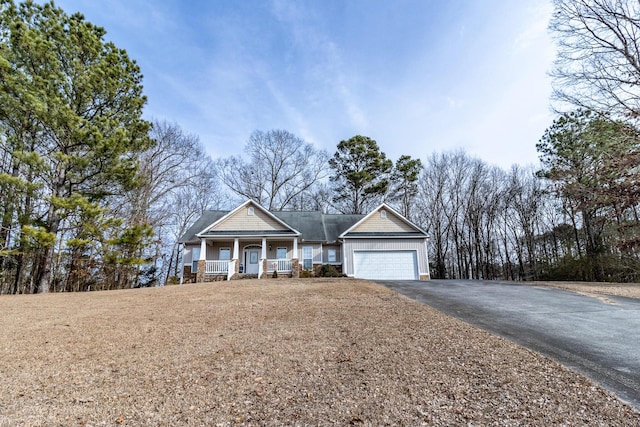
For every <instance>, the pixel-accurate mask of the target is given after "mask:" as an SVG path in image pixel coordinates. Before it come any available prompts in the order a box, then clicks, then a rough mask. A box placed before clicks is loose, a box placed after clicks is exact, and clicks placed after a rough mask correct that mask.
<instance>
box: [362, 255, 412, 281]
mask: <svg viewBox="0 0 640 427" xmlns="http://www.w3.org/2000/svg"><path fill="white" fill-rule="evenodd" d="M353 257H354V267H355V269H354V276H355V277H358V278H360V279H374V280H418V260H417V258H416V251H356V252H354V255H353Z"/></svg>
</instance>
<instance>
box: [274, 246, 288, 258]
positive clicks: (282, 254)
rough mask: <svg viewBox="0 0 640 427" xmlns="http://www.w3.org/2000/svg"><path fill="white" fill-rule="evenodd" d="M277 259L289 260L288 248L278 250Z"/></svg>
mask: <svg viewBox="0 0 640 427" xmlns="http://www.w3.org/2000/svg"><path fill="white" fill-rule="evenodd" d="M276 258H277V259H286V258H287V248H278V249H277V250H276Z"/></svg>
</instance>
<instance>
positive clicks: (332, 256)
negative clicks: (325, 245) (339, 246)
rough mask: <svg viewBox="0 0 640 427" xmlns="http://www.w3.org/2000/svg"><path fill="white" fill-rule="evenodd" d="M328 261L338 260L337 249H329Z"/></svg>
mask: <svg viewBox="0 0 640 427" xmlns="http://www.w3.org/2000/svg"><path fill="white" fill-rule="evenodd" d="M327 262H336V250H335V249H328V250H327Z"/></svg>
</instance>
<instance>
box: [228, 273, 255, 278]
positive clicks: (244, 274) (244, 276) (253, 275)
mask: <svg viewBox="0 0 640 427" xmlns="http://www.w3.org/2000/svg"><path fill="white" fill-rule="evenodd" d="M257 278H258V275H257V274H249V273H240V274H238V277H237V278H235V279H233V280H242V279H257Z"/></svg>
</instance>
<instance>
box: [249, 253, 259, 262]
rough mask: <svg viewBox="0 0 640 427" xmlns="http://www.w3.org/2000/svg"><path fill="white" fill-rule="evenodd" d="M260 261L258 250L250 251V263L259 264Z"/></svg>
mask: <svg viewBox="0 0 640 427" xmlns="http://www.w3.org/2000/svg"><path fill="white" fill-rule="evenodd" d="M257 263H258V251H251V252H249V264H257Z"/></svg>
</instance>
